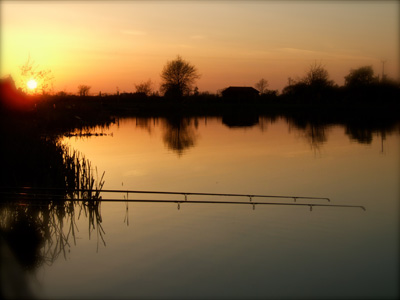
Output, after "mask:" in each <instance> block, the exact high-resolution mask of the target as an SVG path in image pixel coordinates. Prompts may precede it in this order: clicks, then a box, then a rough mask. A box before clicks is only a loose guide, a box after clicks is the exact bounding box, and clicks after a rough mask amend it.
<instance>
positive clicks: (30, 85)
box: [27, 79, 37, 90]
mask: <svg viewBox="0 0 400 300" xmlns="http://www.w3.org/2000/svg"><path fill="white" fill-rule="evenodd" d="M27 86H28V88H29V89H30V90H34V89H36V87H37V82H36V80H35V79H31V80H29V81H28V82H27Z"/></svg>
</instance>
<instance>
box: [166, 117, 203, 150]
mask: <svg viewBox="0 0 400 300" xmlns="http://www.w3.org/2000/svg"><path fill="white" fill-rule="evenodd" d="M197 127H198V120H197V119H196V118H184V117H181V116H178V115H176V116H172V117H168V118H166V119H165V120H164V126H163V130H164V133H163V141H164V143H165V145H166V146H167V147H168V148H169V149H171V150H173V151H175V152H176V153H177V154H178V155H179V156H182V155H183V154H184V152H185V151H186V150H187V149H189V148H191V147H194V146H195V145H196V141H197V138H198V134H197V132H196V129H197Z"/></svg>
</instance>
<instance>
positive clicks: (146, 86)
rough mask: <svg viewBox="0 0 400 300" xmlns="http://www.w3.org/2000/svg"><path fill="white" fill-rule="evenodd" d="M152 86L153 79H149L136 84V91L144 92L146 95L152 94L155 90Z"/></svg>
mask: <svg viewBox="0 0 400 300" xmlns="http://www.w3.org/2000/svg"><path fill="white" fill-rule="evenodd" d="M152 86H153V83H152V82H151V79H149V80H147V81H146V82H141V83H139V84H135V88H136V93H142V94H145V95H146V96H150V95H151V93H152V91H153V88H152Z"/></svg>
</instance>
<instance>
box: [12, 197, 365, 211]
mask: <svg viewBox="0 0 400 300" xmlns="http://www.w3.org/2000/svg"><path fill="white" fill-rule="evenodd" d="M35 200H48V199H40V198H35ZM90 200H92V201H93V200H94V201H98V202H125V203H126V202H142V203H175V204H178V209H180V204H181V203H185V204H186V203H187V204H241V205H246V204H247V205H252V206H253V210H254V209H255V206H256V205H289V206H308V207H309V208H310V211H312V208H313V207H342V208H361V209H362V210H364V211H365V210H366V209H365V207H364V206H362V205H347V204H316V203H284V202H247V201H212V200H184V201H183V200H162V199H83V198H78V199H65V201H74V202H80V201H90ZM17 204H18V203H17ZM21 205H22V204H21Z"/></svg>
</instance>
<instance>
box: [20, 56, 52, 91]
mask: <svg viewBox="0 0 400 300" xmlns="http://www.w3.org/2000/svg"><path fill="white" fill-rule="evenodd" d="M20 70H21V89H22V91H24V92H25V93H27V92H28V86H27V83H28V81H29V80H32V79H33V80H35V81H36V83H37V87H36V89H35V90H36V91H40V92H41V93H42V94H47V93H49V92H50V91H51V89H52V88H53V81H54V76H53V74H52V72H51V70H49V69H47V70H41V69H40V68H39V65H38V64H36V63H35V62H34V61H33V60H31V58H30V56H29V57H28V59H27V61H26V62H25V63H24V64H23V65H22V66H20Z"/></svg>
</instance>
